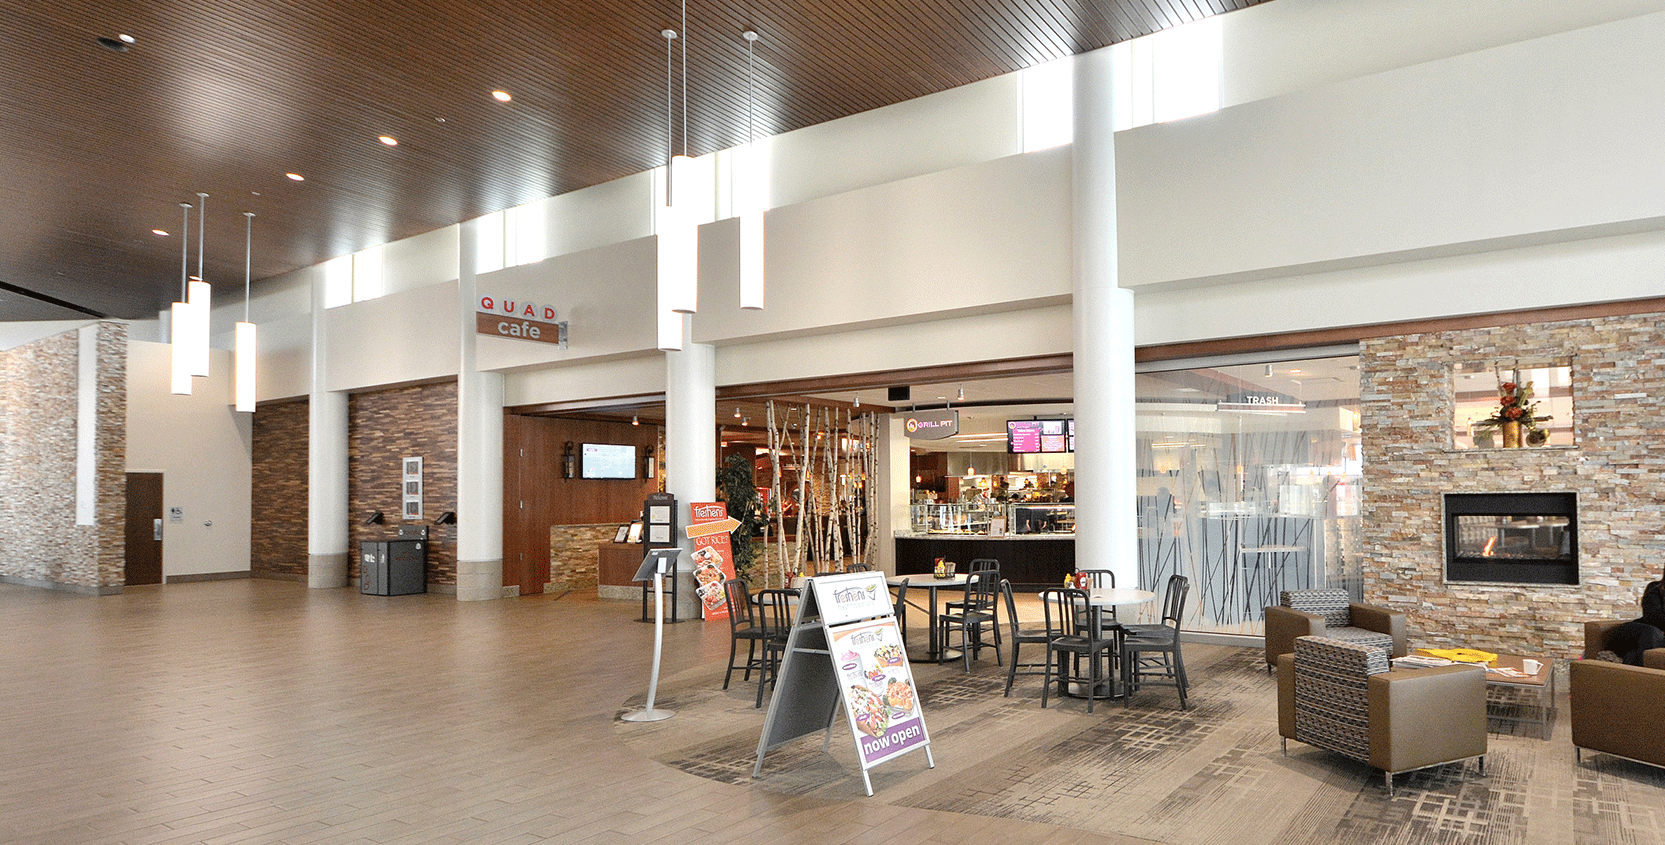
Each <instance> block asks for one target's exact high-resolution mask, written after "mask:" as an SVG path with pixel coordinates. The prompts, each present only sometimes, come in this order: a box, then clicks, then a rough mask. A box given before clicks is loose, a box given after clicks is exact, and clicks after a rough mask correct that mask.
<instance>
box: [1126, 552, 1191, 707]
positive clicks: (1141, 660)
mask: <svg viewBox="0 0 1665 845" xmlns="http://www.w3.org/2000/svg"><path fill="white" fill-rule="evenodd" d="M1190 592H1191V579H1189V578H1186V577H1185V576H1184V575H1173V576H1170V577H1169V578H1168V589H1167V595H1165V596H1164V597H1163V599H1162V621H1161V623H1159V624H1156V625H1132V626H1128V627H1127V629H1126V630H1127V635H1126V636H1125V637H1124V638H1123V639H1122V687H1123V690H1124V693H1125V697H1124V698H1123V699H1122V706H1124V707H1130V706H1132V705H1131V704H1130V703H1129V700H1130V699H1131V698H1132V697H1133V693H1134V691H1135V690H1137V689H1139V688H1140V687H1141V686H1143V685H1145V684H1162V685H1172V686H1173V687H1174V688H1176V689H1178V690H1179V709H1181V710H1186V709H1189V707H1190V705H1188V704H1187V703H1186V701H1185V690H1186V687H1187V685H1188V684H1187V681H1186V678H1185V658H1184V656H1183V655H1181V654H1180V651H1179V625H1180V620H1181V619H1183V618H1184V617H1185V597H1186V596H1187V595H1189V594H1190Z"/></svg>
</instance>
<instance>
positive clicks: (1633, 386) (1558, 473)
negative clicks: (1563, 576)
mask: <svg viewBox="0 0 1665 845" xmlns="http://www.w3.org/2000/svg"><path fill="white" fill-rule="evenodd" d="M1662 349H1665V314H1642V315H1632V316H1624V317H1607V318H1596V319H1588V320H1570V321H1565V322H1556V323H1543V324H1536V325H1522V326H1505V327H1496V328H1489V329H1473V330H1463V331H1452V332H1441V333H1430V334H1417V335H1405V336H1400V337H1389V338H1381V339H1373V340H1367V341H1365V342H1363V343H1362V344H1361V348H1360V360H1359V373H1360V397H1361V399H1360V411H1361V416H1362V421H1361V425H1362V430H1363V443H1364V451H1365V456H1364V490H1365V496H1364V520H1363V522H1364V526H1365V537H1364V543H1365V550H1364V554H1365V572H1364V579H1365V580H1364V593H1365V599H1366V601H1369V602H1372V603H1376V604H1382V605H1386V606H1388V607H1391V608H1393V609H1395V610H1401V611H1404V612H1405V613H1407V614H1408V615H1409V627H1410V636H1411V640H1412V642H1413V643H1415V644H1418V645H1440V646H1452V645H1467V646H1473V647H1476V648H1481V649H1485V650H1488V651H1504V652H1514V653H1527V654H1548V655H1550V656H1553V657H1576V656H1578V655H1579V654H1581V653H1582V651H1583V623H1584V622H1585V621H1586V620H1590V619H1634V618H1636V617H1637V616H1639V615H1640V608H1639V607H1638V604H1637V601H1638V598H1639V597H1640V595H1641V591H1642V587H1643V586H1644V585H1645V584H1646V583H1647V582H1649V581H1652V580H1656V579H1658V578H1660V577H1661V569H1662V568H1665V555H1662V554H1661V553H1660V552H1661V549H1662V548H1665V471H1662V470H1665V392H1662V391H1661V390H1660V388H1659V385H1661V384H1665V355H1662V354H1661V351H1660V350H1662ZM1566 357H1570V358H1571V359H1572V384H1573V402H1574V418H1573V427H1574V436H1575V438H1576V446H1575V447H1574V448H1571V449H1564V448H1562V449H1548V448H1523V449H1490V450H1473V451H1462V452H1457V451H1452V450H1451V448H1450V438H1451V418H1452V410H1453V402H1454V388H1453V385H1452V376H1451V364H1452V362H1453V361H1459V360H1466V361H1498V362H1502V363H1507V362H1509V361H1511V360H1513V359H1516V358H1520V359H1529V360H1543V359H1549V358H1566ZM1624 394H1643V395H1641V396H1634V395H1631V396H1623V397H1622V398H1621V396H1622V395H1624ZM1532 491H1542V492H1576V493H1577V494H1578V507H1579V538H1578V542H1579V558H1580V559H1579V583H1578V584H1577V585H1566V586H1556V585H1521V586H1487V585H1474V584H1446V583H1445V582H1444V567H1445V559H1444V547H1443V545H1442V542H1443V535H1442V532H1443V525H1442V521H1441V520H1442V516H1443V514H1442V511H1441V498H1440V494H1442V493H1486V492H1532Z"/></svg>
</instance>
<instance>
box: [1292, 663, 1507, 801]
mask: <svg viewBox="0 0 1665 845" xmlns="http://www.w3.org/2000/svg"><path fill="white" fill-rule="evenodd" d="M1388 667H1389V664H1388V656H1387V652H1386V651H1384V650H1383V649H1381V648H1378V647H1376V646H1366V645H1359V644H1358V643H1349V642H1342V641H1340V640H1329V639H1324V638H1322V637H1297V638H1296V639H1295V646H1294V651H1293V653H1291V654H1285V655H1281V656H1279V657H1278V733H1279V735H1280V736H1282V737H1283V747H1284V753H1285V754H1288V753H1289V740H1292V739H1293V740H1295V741H1296V742H1304V743H1306V744H1308V745H1312V746H1316V747H1318V748H1322V749H1325V750H1328V751H1334V752H1335V753H1337V754H1341V755H1343V756H1346V757H1351V758H1353V759H1354V760H1358V761H1360V762H1362V763H1367V764H1369V765H1370V766H1372V767H1374V768H1377V769H1381V770H1382V772H1383V776H1384V777H1385V778H1386V782H1387V788H1388V795H1389V796H1391V795H1392V794H1393V776H1394V775H1396V774H1399V773H1401V772H1408V771H1411V770H1413V769H1423V768H1427V767H1429V766H1438V765H1441V764H1444V763H1455V762H1459V761H1466V760H1468V759H1469V758H1471V757H1478V758H1479V759H1480V773H1481V774H1485V772H1486V756H1485V755H1486V671H1485V669H1483V668H1481V667H1478V666H1462V665H1458V666H1442V667H1440V668H1437V669H1401V670H1397V671H1393V670H1390V669H1389V668H1388Z"/></svg>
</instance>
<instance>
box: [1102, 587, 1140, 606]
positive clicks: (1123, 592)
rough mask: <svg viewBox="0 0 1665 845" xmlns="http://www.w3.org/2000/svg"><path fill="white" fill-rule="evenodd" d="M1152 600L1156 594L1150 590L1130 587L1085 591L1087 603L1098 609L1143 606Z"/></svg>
mask: <svg viewBox="0 0 1665 845" xmlns="http://www.w3.org/2000/svg"><path fill="white" fill-rule="evenodd" d="M1154 598H1156V593H1153V592H1151V591H1150V590H1135V589H1132V588H1130V587H1095V588H1093V589H1091V590H1088V591H1087V600H1088V602H1090V603H1092V604H1095V605H1098V606H1099V607H1113V606H1116V605H1123V604H1144V603H1145V602H1147V601H1150V600H1151V599H1154Z"/></svg>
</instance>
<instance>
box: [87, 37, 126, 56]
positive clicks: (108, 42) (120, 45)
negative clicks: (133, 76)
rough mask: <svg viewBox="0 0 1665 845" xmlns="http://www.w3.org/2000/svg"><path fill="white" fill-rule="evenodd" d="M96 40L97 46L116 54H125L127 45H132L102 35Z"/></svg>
mask: <svg viewBox="0 0 1665 845" xmlns="http://www.w3.org/2000/svg"><path fill="white" fill-rule="evenodd" d="M96 40H97V41H98V46H100V47H103V48H104V49H106V50H110V51H112V52H116V53H125V52H127V45H128V44H131V43H132V42H131V41H126V40H123V39H119V38H110V37H108V36H104V35H100V36H99V37H98V38H97V39H96Z"/></svg>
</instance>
